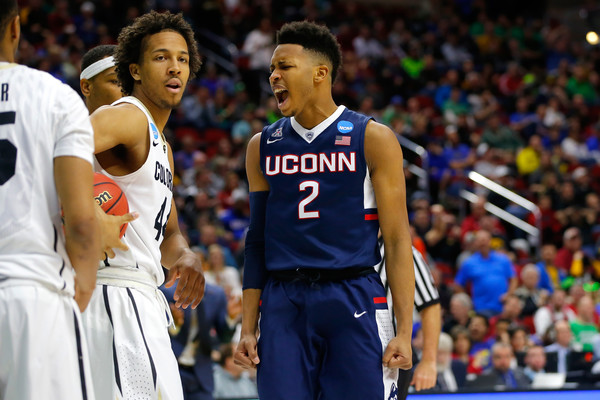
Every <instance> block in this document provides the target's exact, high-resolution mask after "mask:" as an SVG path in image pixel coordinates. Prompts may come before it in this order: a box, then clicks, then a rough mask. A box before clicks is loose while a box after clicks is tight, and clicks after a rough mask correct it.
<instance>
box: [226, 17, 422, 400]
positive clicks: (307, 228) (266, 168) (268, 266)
mask: <svg viewBox="0 0 600 400" xmlns="http://www.w3.org/2000/svg"><path fill="white" fill-rule="evenodd" d="M340 63H341V52H340V47H339V44H338V43H337V41H336V39H335V37H334V36H333V35H332V34H331V33H330V32H329V30H328V29H327V28H326V27H324V26H319V25H316V24H314V23H311V22H293V23H289V24H286V25H284V26H283V27H282V28H281V30H280V31H279V32H278V34H277V48H276V49H275V51H274V53H273V57H272V59H271V75H270V77H269V80H270V84H271V88H272V90H273V93H274V94H275V97H276V99H277V103H278V107H279V109H280V111H281V113H282V114H283V115H284V117H285V118H282V119H281V120H279V121H277V122H276V123H274V124H272V125H270V126H267V127H265V128H264V129H263V131H262V133H259V134H257V135H255V136H254V137H253V138H252V139H251V141H250V143H249V145H248V151H247V163H246V169H247V174H248V180H249V184H250V191H251V193H250V201H251V205H250V206H251V223H250V228H249V231H248V234H247V239H246V250H245V251H246V265H245V270H244V294H243V297H244V298H243V320H242V332H241V338H240V343H239V345H238V348H237V350H236V354H235V360H236V362H237V363H238V364H240V365H243V366H245V367H248V368H251V367H257V368H258V391H259V397H260V398H261V400H270V399H283V398H285V399H294V400H296V399H297V400H305V399H306V400H309V399H310V400H312V399H317V398H322V399H340V398H344V399H355V400H365V399H369V400H371V399H385V400H389V399H397V396H398V388H397V387H396V380H397V375H398V368H402V369H409V368H410V367H411V365H412V359H411V358H412V357H411V355H412V354H411V346H410V342H411V331H412V305H413V296H414V291H415V286H414V285H415V283H414V282H415V280H414V270H413V264H412V263H413V259H412V251H411V238H410V233H409V229H408V218H407V211H406V200H405V197H406V195H405V183H404V174H403V171H402V151H401V149H400V146H399V144H398V141H397V140H396V138H395V136H394V134H393V133H392V132H391V130H390V129H388V128H387V127H385V126H384V125H381V124H379V123H377V122H375V121H372V120H371V119H370V118H369V117H367V116H364V115H361V114H358V113H355V112H353V111H350V110H348V109H346V108H345V107H344V106H337V105H336V104H335V103H334V101H333V98H332V93H331V88H332V84H333V82H334V81H335V77H336V74H337V72H338V68H339V66H340ZM379 227H381V231H382V234H383V239H384V242H385V246H386V257H387V262H386V268H387V276H388V280H389V285H390V288H391V292H392V296H393V308H394V311H395V313H396V317H397V320H398V331H397V334H396V335H394V332H393V327H392V321H391V315H390V312H389V310H388V309H387V302H386V292H385V290H384V288H383V286H382V284H381V280H380V278H379V275H378V274H377V273H376V272H375V270H374V268H373V267H372V266H373V265H375V264H377V263H378V262H379V260H380V254H379V250H378V246H377V233H378V229H379ZM259 314H260V338H259V339H258V342H257V335H258V328H259V327H258V320H259Z"/></svg>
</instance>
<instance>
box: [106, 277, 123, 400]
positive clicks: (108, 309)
mask: <svg viewBox="0 0 600 400" xmlns="http://www.w3.org/2000/svg"><path fill="white" fill-rule="evenodd" d="M102 296H103V297H104V308H106V314H108V320H109V321H110V326H111V327H112V328H113V340H112V348H113V364H114V368H115V381H116V382H117V387H118V388H119V393H120V394H121V396H122V395H123V390H121V374H120V373H119V361H118V359H117V347H116V345H115V335H114V332H115V326H114V325H113V320H112V313H111V312H110V304H109V303H108V286H106V285H102Z"/></svg>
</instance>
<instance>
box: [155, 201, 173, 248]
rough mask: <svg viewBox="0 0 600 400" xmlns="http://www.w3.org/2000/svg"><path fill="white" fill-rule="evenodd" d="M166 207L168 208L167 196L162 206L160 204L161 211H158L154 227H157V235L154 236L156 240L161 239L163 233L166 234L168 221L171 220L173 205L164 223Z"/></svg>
mask: <svg viewBox="0 0 600 400" xmlns="http://www.w3.org/2000/svg"><path fill="white" fill-rule="evenodd" d="M165 208H167V198H166V197H165V200H164V201H163V203H162V206H160V211H159V212H158V214H157V215H156V219H155V220H154V229H156V237H155V238H154V240H156V241H159V240H160V237H161V235H162V236H163V237H164V236H165V230H166V229H167V222H168V221H169V217H170V216H171V211H170V210H171V207H169V214H168V215H167V219H165V220H164V221H165V222H164V224H163V219H164V216H165Z"/></svg>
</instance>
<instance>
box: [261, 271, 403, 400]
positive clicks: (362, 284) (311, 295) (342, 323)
mask: <svg viewBox="0 0 600 400" xmlns="http://www.w3.org/2000/svg"><path fill="white" fill-rule="evenodd" d="M385 296H386V294H385V290H384V288H383V285H382V284H381V280H380V278H379V275H378V274H377V273H373V274H369V275H365V276H360V277H357V278H353V279H347V280H341V281H318V282H308V281H305V280H296V281H281V280H275V279H273V278H271V279H269V281H268V282H267V284H266V286H265V288H264V290H263V293H262V299H261V306H260V322H259V326H260V336H259V339H258V355H259V357H260V363H259V364H258V375H257V381H258V394H259V397H260V399H261V400H337V399H344V400H377V399H382V400H396V399H397V393H398V388H397V386H396V385H397V380H398V370H397V369H390V368H386V367H384V366H383V365H382V361H381V359H382V357H383V351H384V350H385V347H386V346H387V344H388V342H389V341H390V340H391V339H392V337H393V335H394V329H393V326H392V319H391V315H390V312H389V310H388V307H387V301H386V297H385Z"/></svg>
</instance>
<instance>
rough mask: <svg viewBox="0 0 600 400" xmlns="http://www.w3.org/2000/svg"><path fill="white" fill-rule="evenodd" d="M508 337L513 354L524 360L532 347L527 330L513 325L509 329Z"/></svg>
mask: <svg viewBox="0 0 600 400" xmlns="http://www.w3.org/2000/svg"><path fill="white" fill-rule="evenodd" d="M508 336H509V340H510V347H512V350H513V353H514V354H515V355H517V356H519V357H520V359H523V358H524V356H525V351H527V348H528V347H529V345H530V340H529V334H528V333H527V329H525V327H524V326H522V325H513V326H512V327H510V328H509V329H508Z"/></svg>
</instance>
